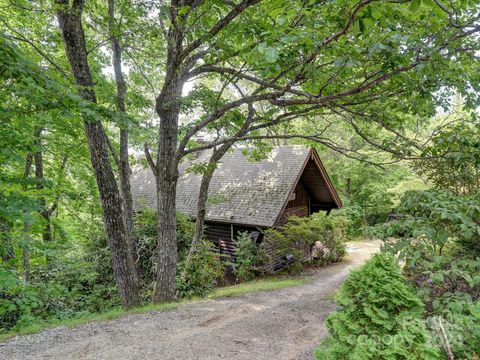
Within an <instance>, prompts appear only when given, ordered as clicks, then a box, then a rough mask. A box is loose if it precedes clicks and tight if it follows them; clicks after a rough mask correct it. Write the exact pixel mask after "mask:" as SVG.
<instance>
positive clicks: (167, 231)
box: [153, 75, 182, 303]
mask: <svg viewBox="0 0 480 360" xmlns="http://www.w3.org/2000/svg"><path fill="white" fill-rule="evenodd" d="M167 77H168V75H167ZM163 90H164V91H162V95H161V96H160V97H159V98H158V99H157V104H156V111H157V114H158V115H159V116H160V126H159V137H158V138H159V142H158V152H157V174H156V177H155V178H156V184H157V216H158V223H157V237H158V239H157V241H158V243H157V251H158V269H157V280H156V287H155V293H154V295H153V301H154V302H155V303H160V302H165V301H171V300H174V299H175V296H176V274H177V231H176V230H177V220H176V208H175V195H176V191H177V179H178V161H177V158H176V151H177V136H178V117H179V113H180V102H179V99H180V96H181V92H182V85H181V81H180V80H179V79H178V78H176V79H172V80H171V82H170V84H169V85H167V86H166V87H164V89H163Z"/></svg>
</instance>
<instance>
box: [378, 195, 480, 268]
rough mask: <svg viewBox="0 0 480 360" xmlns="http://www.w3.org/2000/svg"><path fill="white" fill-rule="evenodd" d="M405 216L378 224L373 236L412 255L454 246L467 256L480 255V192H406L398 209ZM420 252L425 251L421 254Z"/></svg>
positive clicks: (393, 250) (441, 250) (403, 253)
mask: <svg viewBox="0 0 480 360" xmlns="http://www.w3.org/2000/svg"><path fill="white" fill-rule="evenodd" d="M397 211H398V212H399V213H400V214H402V215H403V217H402V218H400V219H397V220H395V221H391V222H389V223H386V224H383V225H380V226H377V227H375V228H373V229H372V233H373V235H375V236H377V237H379V238H381V239H383V240H384V241H385V247H386V248H389V249H390V250H391V251H392V252H400V255H401V256H403V257H409V258H412V256H411V255H413V254H409V255H408V256H407V254H406V253H405V252H409V253H412V252H413V251H416V252H417V253H418V254H417V255H415V256H419V257H421V258H424V259H430V258H432V256H434V255H437V254H442V253H443V250H444V249H445V248H446V246H447V248H448V247H449V246H450V248H452V247H453V245H456V246H457V250H459V251H460V252H463V254H466V255H472V254H476V255H480V191H479V192H478V193H477V194H475V195H471V196H463V197H462V196H457V195H454V194H450V193H444V192H438V191H410V192H407V193H405V195H404V196H403V197H402V199H401V203H400V206H399V207H398V210H397ZM420 251H421V252H422V253H420Z"/></svg>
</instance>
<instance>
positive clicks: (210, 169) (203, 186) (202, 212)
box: [182, 143, 232, 277]
mask: <svg viewBox="0 0 480 360" xmlns="http://www.w3.org/2000/svg"><path fill="white" fill-rule="evenodd" d="M231 146H232V143H225V144H223V145H222V146H220V147H219V148H218V149H214V150H213V154H212V156H211V157H210V160H209V161H208V165H207V172H206V173H205V174H203V176H202V181H201V183H200V190H199V193H198V202H197V217H196V219H195V235H194V236H193V239H192V243H191V244H190V249H189V251H188V255H187V259H186V262H185V268H184V270H183V273H182V277H185V275H186V273H187V271H188V268H189V267H190V263H191V261H192V257H193V255H194V254H195V251H196V246H197V244H198V242H199V241H200V240H201V239H202V236H203V228H204V226H205V216H206V211H207V200H208V188H209V187H210V181H211V180H212V178H213V174H214V172H215V167H216V164H217V162H218V161H219V160H220V159H221V158H222V157H223V155H225V154H226V153H227V151H228V150H229V149H230V147H231Z"/></svg>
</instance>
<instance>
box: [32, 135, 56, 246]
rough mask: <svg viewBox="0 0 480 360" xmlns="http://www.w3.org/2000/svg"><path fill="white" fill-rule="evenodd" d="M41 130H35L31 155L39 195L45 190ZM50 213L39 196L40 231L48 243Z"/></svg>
mask: <svg viewBox="0 0 480 360" xmlns="http://www.w3.org/2000/svg"><path fill="white" fill-rule="evenodd" d="M42 131H43V129H42V128H37V129H35V133H34V139H33V141H34V144H35V146H36V148H37V150H36V151H35V153H34V154H33V158H34V162H35V179H36V180H37V190H39V192H40V193H41V192H42V190H43V189H44V188H45V185H44V181H45V175H44V171H43V149H42ZM50 215H51V212H50V211H49V210H48V209H47V200H46V199H45V196H44V195H43V194H42V195H41V196H40V216H41V217H42V218H43V221H44V225H43V230H42V238H43V241H46V242H50V241H52V240H53V236H52V224H51V221H50Z"/></svg>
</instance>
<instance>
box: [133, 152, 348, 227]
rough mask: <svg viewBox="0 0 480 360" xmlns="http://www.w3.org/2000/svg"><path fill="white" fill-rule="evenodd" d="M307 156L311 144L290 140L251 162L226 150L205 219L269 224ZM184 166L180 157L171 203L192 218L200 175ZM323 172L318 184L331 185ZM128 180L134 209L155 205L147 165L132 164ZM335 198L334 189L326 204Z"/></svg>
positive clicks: (206, 156) (201, 157) (212, 185)
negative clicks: (145, 166) (176, 182)
mask: <svg viewBox="0 0 480 360" xmlns="http://www.w3.org/2000/svg"><path fill="white" fill-rule="evenodd" d="M210 155H211V154H210V152H208V151H204V152H202V153H200V154H199V156H198V158H197V159H196V160H194V161H195V162H206V161H208V159H209V157H210ZM312 156H313V155H312V150H311V149H309V148H306V147H303V146H295V145H294V146H279V147H275V148H274V149H273V150H272V151H271V153H270V154H269V155H268V156H267V158H266V159H264V160H261V161H257V162H253V161H251V160H250V159H249V158H248V157H247V156H245V155H243V153H242V152H241V151H240V150H235V151H233V152H231V153H228V154H226V155H225V156H224V157H223V158H222V160H221V162H220V164H219V165H218V167H217V169H216V170H215V173H214V175H213V178H212V181H211V183H210V188H209V201H208V204H207V214H206V220H208V221H216V222H222V223H233V224H242V225H253V226H262V227H263V226H265V227H270V226H274V225H275V223H276V221H277V218H278V216H279V214H280V213H281V212H282V211H283V208H284V207H285V204H286V202H287V199H288V197H289V195H290V192H291V191H292V189H294V187H295V185H296V183H297V181H298V180H299V178H300V175H301V172H302V171H303V169H304V168H305V166H306V164H307V162H308V160H309V159H311V157H312ZM189 165H191V162H189V161H185V162H183V163H182V164H181V166H180V169H179V170H180V177H179V179H178V185H177V196H176V205H177V209H178V210H179V211H181V212H183V213H185V214H187V215H189V216H192V217H195V216H196V208H197V200H198V191H199V188H200V181H201V175H198V174H195V173H192V172H188V171H186V170H187V169H188V167H189ZM322 167H323V166H322ZM323 171H324V170H323ZM324 175H325V177H326V178H324V179H323V180H324V184H325V181H326V182H327V183H328V184H329V185H330V186H331V183H330V180H329V179H328V176H327V175H326V174H324ZM131 179H132V195H133V200H134V207H135V209H136V210H139V209H141V208H142V207H145V206H146V207H150V208H153V209H155V208H156V191H155V178H154V176H153V174H152V172H151V170H150V169H149V168H144V167H143V166H142V165H139V164H138V165H135V166H134V167H133V174H132V177H131ZM320 181H322V179H320ZM331 188H332V189H333V186H332V187H331ZM333 192H335V190H334V189H333ZM335 197H336V198H337V199H338V196H337V195H336V193H335V194H333V197H332V206H331V207H339V206H341V203H339V201H340V200H339V199H338V201H336V200H334V199H335Z"/></svg>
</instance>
